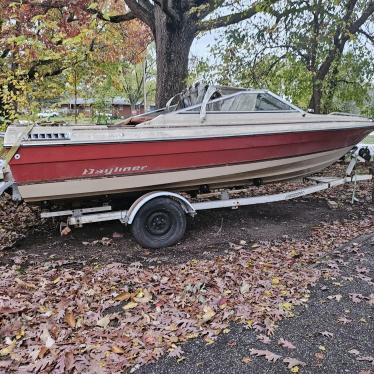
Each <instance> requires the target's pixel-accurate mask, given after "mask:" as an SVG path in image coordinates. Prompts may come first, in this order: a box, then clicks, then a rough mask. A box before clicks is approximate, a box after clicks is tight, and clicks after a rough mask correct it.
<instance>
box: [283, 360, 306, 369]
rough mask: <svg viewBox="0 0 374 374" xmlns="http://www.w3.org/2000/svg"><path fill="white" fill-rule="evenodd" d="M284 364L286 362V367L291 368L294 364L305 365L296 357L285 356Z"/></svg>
mask: <svg viewBox="0 0 374 374" xmlns="http://www.w3.org/2000/svg"><path fill="white" fill-rule="evenodd" d="M283 362H284V363H285V364H288V366H287V367H288V369H292V368H293V367H294V366H305V365H306V363H305V362H303V361H300V360H298V359H297V358H292V357H286V358H284V359H283Z"/></svg>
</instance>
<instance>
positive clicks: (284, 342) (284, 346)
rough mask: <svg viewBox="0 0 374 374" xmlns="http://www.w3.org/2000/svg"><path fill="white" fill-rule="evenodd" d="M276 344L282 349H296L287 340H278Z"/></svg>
mask: <svg viewBox="0 0 374 374" xmlns="http://www.w3.org/2000/svg"><path fill="white" fill-rule="evenodd" d="M278 344H279V345H280V346H282V347H283V348H288V349H295V348H296V347H295V346H294V345H293V344H292V343H291V342H289V341H288V340H285V339H283V338H280V339H279V340H278Z"/></svg>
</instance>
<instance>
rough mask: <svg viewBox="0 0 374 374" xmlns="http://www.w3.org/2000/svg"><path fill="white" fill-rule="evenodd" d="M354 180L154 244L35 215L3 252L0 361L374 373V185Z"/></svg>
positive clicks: (83, 368) (218, 218) (110, 227)
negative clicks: (69, 227)
mask: <svg viewBox="0 0 374 374" xmlns="http://www.w3.org/2000/svg"><path fill="white" fill-rule="evenodd" d="M342 168H343V166H342V165H340V166H339V165H336V166H334V167H333V168H331V169H330V170H329V171H328V172H329V173H336V174H339V173H341V172H342ZM340 175H341V174H340ZM297 186H298V183H292V184H288V185H287V186H285V185H275V186H264V187H262V190H260V192H261V193H270V192H275V191H277V190H279V189H284V188H287V187H288V188H289V189H292V188H295V187H297ZM352 188H353V187H352V186H343V187H339V188H337V189H335V190H329V191H327V192H323V193H320V194H316V195H312V196H309V197H306V198H301V199H297V200H293V201H288V202H281V203H275V204H267V205H262V206H252V207H247V208H241V209H239V210H234V211H233V210H217V211H209V212H205V213H199V214H198V216H197V217H196V218H195V219H193V220H190V221H189V227H188V231H187V234H186V237H185V239H184V240H183V241H182V242H181V243H178V245H176V246H174V247H172V248H168V249H163V250H156V251H150V250H146V249H142V248H140V247H139V246H138V245H137V244H136V243H134V242H133V240H132V239H131V236H130V232H129V230H128V229H127V228H124V227H123V226H121V225H120V224H116V223H114V224H113V223H107V224H104V225H103V224H96V225H88V226H85V227H84V228H82V229H74V230H73V232H72V233H71V235H69V236H66V237H60V236H59V234H58V230H57V228H56V226H57V223H53V222H49V221H48V222H35V223H37V224H36V226H34V229H33V230H32V231H31V232H29V233H27V234H26V236H25V237H24V239H23V240H21V241H18V242H17V243H16V244H15V245H14V246H12V247H11V248H8V249H5V250H3V251H1V252H0V267H1V272H2V277H1V279H0V294H1V295H3V296H1V297H0V312H1V317H0V318H1V319H2V324H1V327H0V337H1V343H0V344H1V345H0V372H1V370H4V371H5V372H36V371H37V370H39V372H54V373H55V372H57V373H58V372H62V373H63V372H74V371H73V366H75V367H76V371H78V372H105V373H113V372H121V371H123V370H132V371H134V370H135V369H137V372H140V373H168V372H170V373H208V372H217V373H242V372H246V373H277V374H278V373H287V372H297V371H300V372H301V373H329V374H330V373H346V372H347V373H357V374H358V373H361V374H364V373H370V370H372V368H373V366H372V365H373V362H374V360H373V356H374V352H373V348H372V347H373V345H374V344H373V343H374V340H373V336H374V331H373V325H374V322H373V313H372V308H373V293H374V292H373V283H372V278H373V271H374V267H373V263H374V261H373V248H374V247H373V245H372V244H373V242H374V236H373V235H374V231H373V227H374V215H373V212H374V206H373V204H372V203H371V194H372V185H371V184H370V183H364V184H362V185H361V187H360V188H359V191H358V192H357V197H358V198H359V199H360V202H357V203H355V204H354V205H353V206H352V205H351V203H350V201H351V196H352ZM13 213H14V212H13ZM0 228H1V227H0ZM0 241H1V240H0ZM337 295H340V296H341V297H340V296H337ZM322 333H323V334H322ZM331 334H332V335H331ZM281 338H282V339H285V340H286V343H284V344H286V346H288V347H292V345H293V346H295V347H296V348H295V349H289V348H284V347H282V346H280V345H279V344H278V342H279V340H280V339H281ZM269 339H270V341H269ZM287 342H291V343H292V345H290V344H289V343H287ZM251 349H252V351H251ZM256 349H257V350H259V351H256ZM257 355H258V357H257ZM264 355H265V357H264ZM276 355H279V356H281V357H279V358H277V356H276ZM266 357H267V358H268V359H269V360H270V361H272V360H273V361H274V360H275V362H268V360H267V359H266ZM287 357H288V358H296V359H298V360H299V361H301V363H295V362H292V361H291V363H290V368H288V367H287V365H288V363H287V365H286V363H284V362H283V360H284V359H285V358H287ZM292 365H293V366H292Z"/></svg>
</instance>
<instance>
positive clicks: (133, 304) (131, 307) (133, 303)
mask: <svg viewBox="0 0 374 374" xmlns="http://www.w3.org/2000/svg"><path fill="white" fill-rule="evenodd" d="M137 306H138V303H135V302H133V301H130V302H129V303H127V304H126V305H124V306H123V307H122V309H123V310H129V309H133V308H136V307H137Z"/></svg>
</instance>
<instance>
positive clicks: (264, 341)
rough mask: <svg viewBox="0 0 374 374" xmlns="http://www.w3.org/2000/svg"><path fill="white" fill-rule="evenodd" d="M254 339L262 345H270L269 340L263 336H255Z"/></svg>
mask: <svg viewBox="0 0 374 374" xmlns="http://www.w3.org/2000/svg"><path fill="white" fill-rule="evenodd" d="M256 339H257V340H259V341H260V342H262V343H264V344H270V343H271V339H270V338H269V337H268V336H266V335H263V334H260V335H257V336H256Z"/></svg>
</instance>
